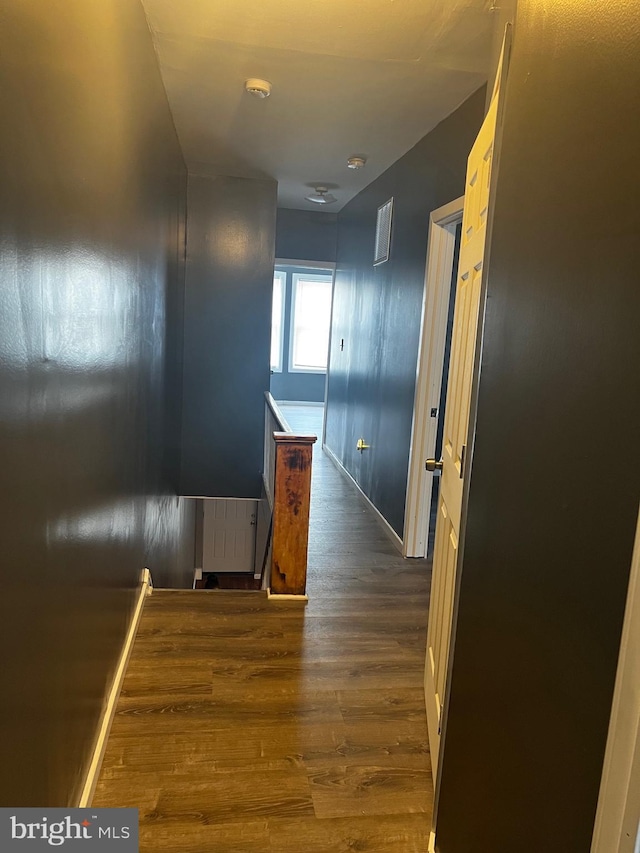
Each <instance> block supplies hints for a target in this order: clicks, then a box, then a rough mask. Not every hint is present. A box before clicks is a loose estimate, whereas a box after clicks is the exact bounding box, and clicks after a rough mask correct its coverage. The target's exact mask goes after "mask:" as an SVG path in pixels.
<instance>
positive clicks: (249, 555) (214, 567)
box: [202, 499, 257, 572]
mask: <svg viewBox="0 0 640 853" xmlns="http://www.w3.org/2000/svg"><path fill="white" fill-rule="evenodd" d="M256 514H257V501H251V500H246V501H245V500H224V499H211V500H205V501H204V532H203V544H204V549H203V563H202V570H203V572H253V570H254V565H253V564H254V556H255V539H256V535H255V531H256Z"/></svg>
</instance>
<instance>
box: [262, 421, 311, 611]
mask: <svg viewBox="0 0 640 853" xmlns="http://www.w3.org/2000/svg"><path fill="white" fill-rule="evenodd" d="M273 438H274V440H275V451H276V460H275V484H274V501H273V539H272V543H273V550H272V558H271V581H270V588H271V592H272V593H273V594H276V595H304V594H305V590H306V587H307V548H308V541H309V504H310V499H311V459H312V455H313V445H314V444H315V442H316V436H315V435H295V434H293V433H290V432H274V433H273Z"/></svg>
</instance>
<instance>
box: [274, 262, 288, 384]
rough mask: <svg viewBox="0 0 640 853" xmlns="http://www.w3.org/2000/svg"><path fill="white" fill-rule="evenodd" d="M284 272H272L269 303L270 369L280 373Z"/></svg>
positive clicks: (282, 336)
mask: <svg viewBox="0 0 640 853" xmlns="http://www.w3.org/2000/svg"><path fill="white" fill-rule="evenodd" d="M286 280H287V278H286V273H284V272H275V273H274V274H273V302H272V304H271V370H273V371H274V373H282V351H283V349H284V346H283V344H284V294H285V287H286Z"/></svg>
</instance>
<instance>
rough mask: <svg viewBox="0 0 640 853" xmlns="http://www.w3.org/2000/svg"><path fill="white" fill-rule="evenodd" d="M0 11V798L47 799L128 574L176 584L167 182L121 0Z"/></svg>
mask: <svg viewBox="0 0 640 853" xmlns="http://www.w3.org/2000/svg"><path fill="white" fill-rule="evenodd" d="M0 19H1V21H0V71H1V77H2V86H1V87H0V184H1V186H0V454H1V463H0V470H1V471H2V490H1V491H0V504H1V511H0V541H1V542H2V557H1V560H0V682H1V684H0V694H1V695H2V702H1V703H0V740H1V741H2V743H3V745H4V748H3V754H2V772H0V806H5V807H6V806H27V805H30V806H66V805H67V804H68V803H72V802H73V801H74V799H75V797H76V796H77V794H78V791H79V786H80V783H81V780H82V774H83V771H84V768H85V765H86V762H87V760H88V758H89V752H90V749H91V747H92V744H93V741H94V738H95V735H96V726H97V723H98V720H99V714H100V712H101V709H102V704H103V700H104V698H105V693H106V690H107V689H108V687H109V685H110V681H111V678H112V675H113V672H114V669H115V666H116V663H117V659H118V656H119V654H120V651H121V648H122V644H123V641H124V638H125V634H126V631H127V628H128V624H129V620H130V617H131V613H132V607H133V604H134V601H135V594H136V589H137V587H138V584H139V579H140V573H141V570H142V568H143V567H144V566H149V567H150V568H151V570H152V573H153V578H154V581H155V582H156V583H157V584H159V585H161V586H183V587H185V586H189V585H190V584H191V581H192V578H193V574H192V572H193V517H192V515H191V514H190V509H189V506H188V504H186V502H184V501H180V500H179V499H177V498H176V493H175V488H174V486H175V478H176V472H177V449H178V447H179V421H178V418H177V417H176V413H177V412H178V411H179V404H180V397H181V391H180V384H181V374H182V371H181V364H180V360H181V350H182V316H181V312H182V303H183V294H184V215H185V195H186V172H185V168H184V163H183V161H182V156H181V153H180V150H179V147H178V142H177V139H176V136H175V132H174V129H173V123H172V121H171V116H170V114H169V109H168V106H167V102H166V97H165V93H164V89H163V86H162V82H161V79H160V74H159V72H158V67H157V62H156V57H155V53H154V50H153V45H152V43H151V38H150V36H149V30H148V26H147V22H146V19H145V15H144V12H143V9H142V6H141V5H140V4H139V3H137V2H130V0H91V2H90V3H87V2H86V0H65V2H64V14H61V5H60V4H59V3H51V2H49V0H31V2H29V3H28V4H25V3H24V2H21V0H5V2H3V4H2V11H1V12H0ZM97 22H100V23H101V25H100V26H97Z"/></svg>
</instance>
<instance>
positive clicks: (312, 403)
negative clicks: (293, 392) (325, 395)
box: [276, 400, 324, 408]
mask: <svg viewBox="0 0 640 853" xmlns="http://www.w3.org/2000/svg"><path fill="white" fill-rule="evenodd" d="M276 403H277V404H278V405H279V406H317V407H320V408H321V407H323V406H324V400H321V401H317V400H276Z"/></svg>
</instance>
